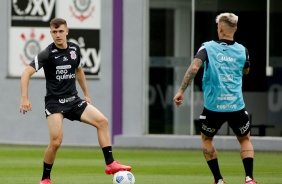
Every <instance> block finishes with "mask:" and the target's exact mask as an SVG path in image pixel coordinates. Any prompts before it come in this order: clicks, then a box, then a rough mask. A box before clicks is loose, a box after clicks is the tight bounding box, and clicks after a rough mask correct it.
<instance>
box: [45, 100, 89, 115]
mask: <svg viewBox="0 0 282 184" xmlns="http://www.w3.org/2000/svg"><path fill="white" fill-rule="evenodd" d="M86 106H87V102H86V101H85V100H82V99H81V98H79V97H78V96H70V97H65V98H59V99H58V98H49V99H45V114H46V117H47V116H49V115H51V114H54V113H62V114H63V115H64V118H67V119H69V120H71V121H74V120H77V121H80V117H81V115H82V113H83V111H84V110H85V108H86Z"/></svg>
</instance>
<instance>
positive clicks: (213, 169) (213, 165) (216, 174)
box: [207, 158, 223, 182]
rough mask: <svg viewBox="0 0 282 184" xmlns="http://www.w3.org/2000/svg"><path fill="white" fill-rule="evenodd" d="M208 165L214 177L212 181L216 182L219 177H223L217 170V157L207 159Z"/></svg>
mask: <svg viewBox="0 0 282 184" xmlns="http://www.w3.org/2000/svg"><path fill="white" fill-rule="evenodd" d="M207 163H208V165H209V167H210V170H211V172H212V174H213V177H214V181H215V182H218V180H220V179H223V178H222V176H221V174H220V170H219V165H218V160H217V158H216V159H212V160H209V161H207Z"/></svg>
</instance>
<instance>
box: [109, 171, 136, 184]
mask: <svg viewBox="0 0 282 184" xmlns="http://www.w3.org/2000/svg"><path fill="white" fill-rule="evenodd" d="M134 183H135V177H134V175H133V174H132V173H131V172H129V171H119V172H117V173H115V174H114V177H113V184H134Z"/></svg>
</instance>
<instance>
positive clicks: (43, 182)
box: [40, 179, 51, 184]
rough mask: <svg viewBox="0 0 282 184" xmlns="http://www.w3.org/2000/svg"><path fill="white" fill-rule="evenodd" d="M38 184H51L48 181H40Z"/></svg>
mask: <svg viewBox="0 0 282 184" xmlns="http://www.w3.org/2000/svg"><path fill="white" fill-rule="evenodd" d="M40 184H51V180H50V179H44V180H41V181H40Z"/></svg>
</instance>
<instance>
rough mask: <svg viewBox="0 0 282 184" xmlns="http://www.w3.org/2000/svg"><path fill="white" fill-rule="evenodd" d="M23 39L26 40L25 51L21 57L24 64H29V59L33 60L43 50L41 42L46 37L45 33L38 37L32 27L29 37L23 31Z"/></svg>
mask: <svg viewBox="0 0 282 184" xmlns="http://www.w3.org/2000/svg"><path fill="white" fill-rule="evenodd" d="M20 36H21V39H22V40H23V41H24V42H25V45H24V49H23V53H24V54H20V59H21V61H22V63H23V64H24V65H28V64H29V61H31V60H33V59H34V57H35V56H36V55H37V54H38V53H39V52H40V51H41V47H40V42H41V41H42V40H43V39H44V38H45V35H44V34H41V35H39V38H36V34H35V31H34V29H31V33H30V35H29V37H28V36H27V35H26V34H24V33H22V34H21V35H20Z"/></svg>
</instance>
